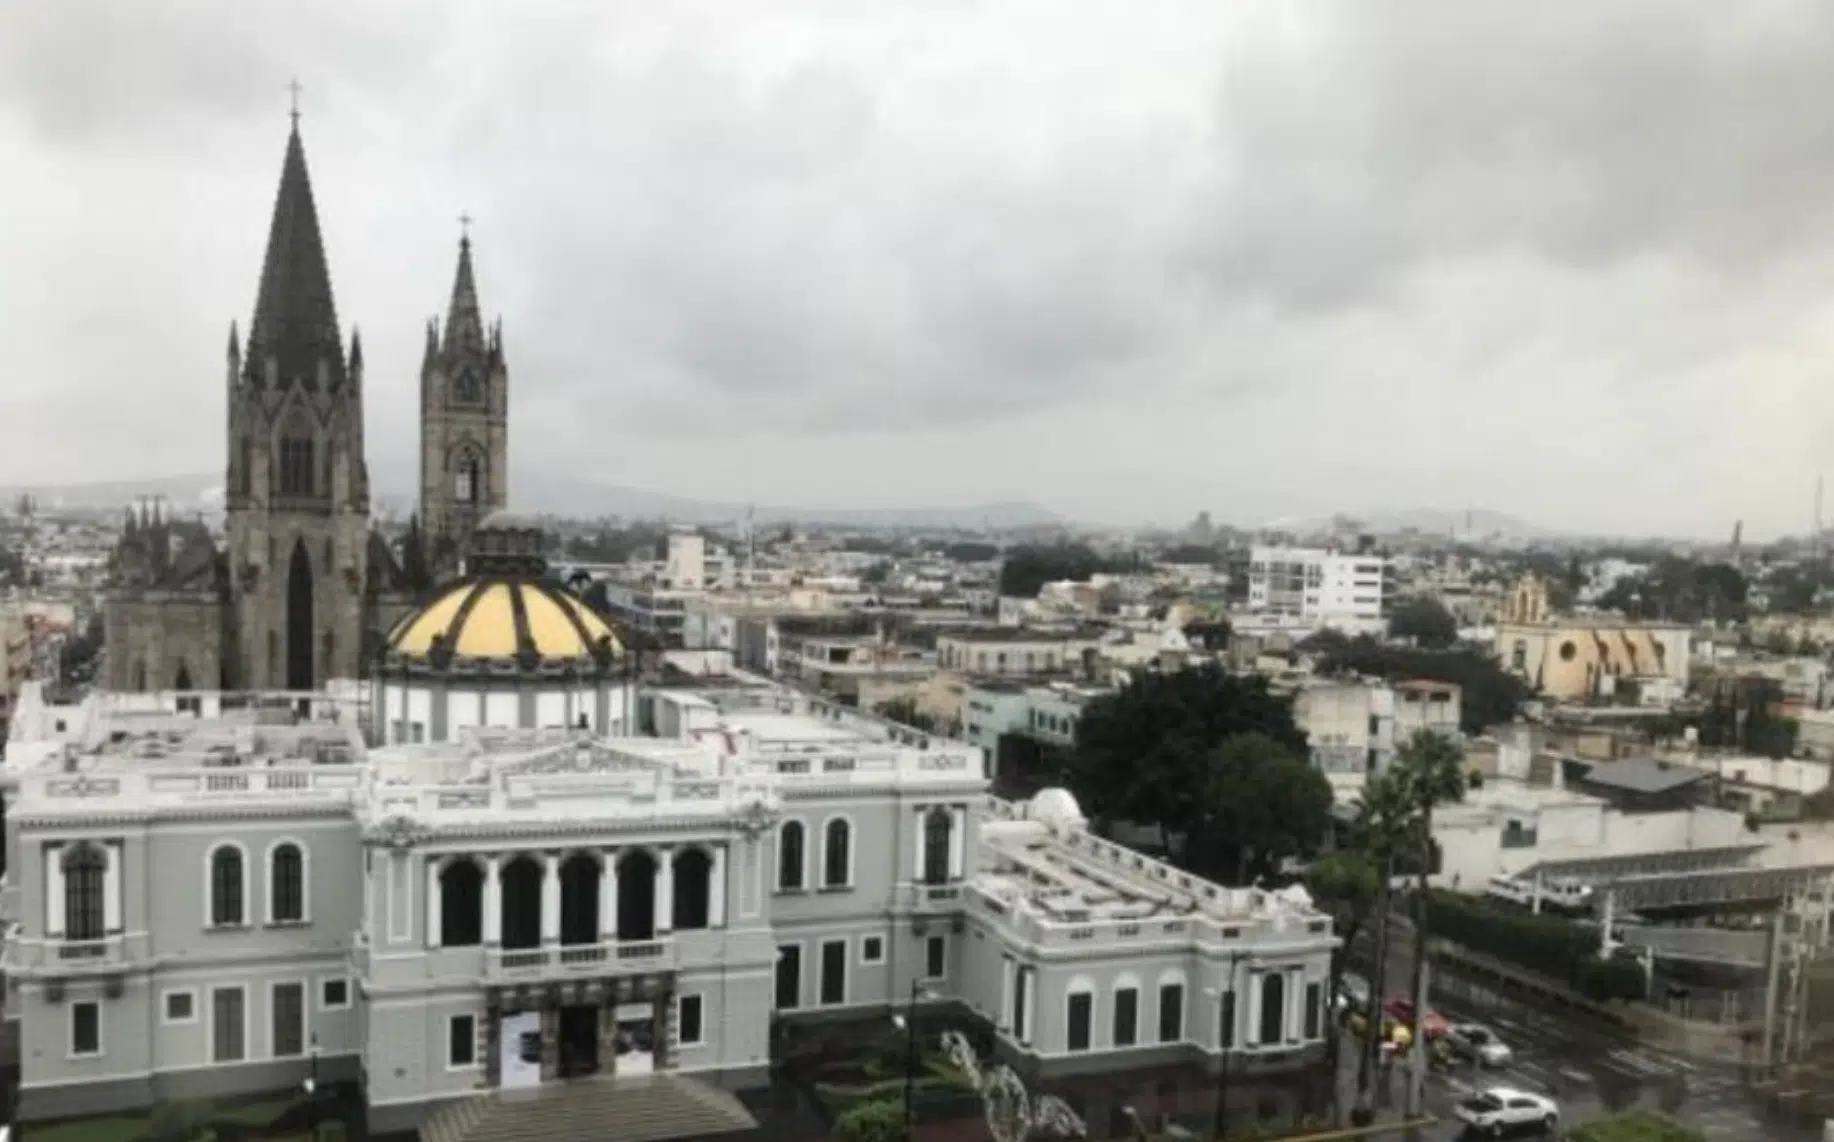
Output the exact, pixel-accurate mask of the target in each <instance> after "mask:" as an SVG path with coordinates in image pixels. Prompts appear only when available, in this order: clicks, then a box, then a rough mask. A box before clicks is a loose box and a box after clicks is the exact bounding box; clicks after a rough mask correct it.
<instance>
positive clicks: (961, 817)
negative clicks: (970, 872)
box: [949, 805, 968, 880]
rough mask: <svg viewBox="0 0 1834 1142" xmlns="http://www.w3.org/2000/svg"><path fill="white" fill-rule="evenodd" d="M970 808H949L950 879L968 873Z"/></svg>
mask: <svg viewBox="0 0 1834 1142" xmlns="http://www.w3.org/2000/svg"><path fill="white" fill-rule="evenodd" d="M967 859H968V810H967V809H966V808H964V807H963V806H960V805H957V806H956V807H955V808H953V809H950V810H949V879H950V880H960V879H961V878H962V877H964V876H966V875H967V868H966V865H967Z"/></svg>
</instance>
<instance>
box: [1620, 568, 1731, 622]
mask: <svg viewBox="0 0 1834 1142" xmlns="http://www.w3.org/2000/svg"><path fill="white" fill-rule="evenodd" d="M1748 589H1749V585H1748V584H1747V583H1746V581H1745V576H1744V575H1743V574H1742V573H1741V572H1740V571H1739V570H1738V568H1736V567H1733V566H1732V565H1731V564H1728V563H1696V562H1694V561H1693V560H1691V559H1681V558H1676V557H1673V556H1667V557H1664V558H1661V559H1658V560H1657V561H1656V562H1654V563H1653V564H1651V565H1650V568H1649V570H1647V571H1645V572H1643V573H1642V574H1640V575H1628V576H1625V577H1624V578H1622V579H1619V580H1618V581H1617V582H1616V583H1613V584H1612V585H1611V589H1610V590H1608V591H1606V592H1605V593H1604V594H1603V595H1601V596H1600V597H1599V600H1598V604H1599V606H1600V607H1602V608H1604V609H1606V610H1613V611H1620V612H1622V613H1623V614H1625V615H1626V616H1628V617H1630V618H1633V619H1660V620H1664V621H1668V622H1681V623H1695V622H1741V621H1743V620H1744V618H1745V614H1746V601H1745V596H1746V594H1747V592H1748Z"/></svg>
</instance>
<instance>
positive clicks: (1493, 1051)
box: [1446, 1023, 1515, 1067]
mask: <svg viewBox="0 0 1834 1142" xmlns="http://www.w3.org/2000/svg"><path fill="white" fill-rule="evenodd" d="M1446 1039H1447V1045H1448V1046H1449V1047H1451V1048H1452V1052H1453V1053H1454V1054H1455V1055H1458V1056H1460V1057H1462V1058H1466V1059H1470V1060H1472V1061H1473V1062H1475V1063H1477V1064H1478V1065H1479V1066H1484V1067H1506V1066H1508V1065H1509V1064H1510V1063H1511V1062H1512V1061H1513V1060H1514V1059H1515V1052H1513V1051H1511V1050H1510V1049H1509V1044H1508V1043H1505V1042H1503V1040H1501V1039H1499V1038H1497V1033H1496V1032H1495V1031H1492V1030H1491V1029H1490V1028H1488V1027H1486V1026H1484V1025H1483V1024H1482V1023H1454V1024H1453V1025H1452V1030H1450V1031H1448V1032H1447V1033H1446Z"/></svg>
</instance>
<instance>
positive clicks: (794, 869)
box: [777, 821, 804, 892]
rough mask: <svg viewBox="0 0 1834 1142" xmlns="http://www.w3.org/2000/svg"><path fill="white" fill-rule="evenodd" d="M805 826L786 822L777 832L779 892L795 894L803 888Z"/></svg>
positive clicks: (800, 823)
mask: <svg viewBox="0 0 1834 1142" xmlns="http://www.w3.org/2000/svg"><path fill="white" fill-rule="evenodd" d="M803 840H804V837H803V825H802V822H801V821H785V822H784V823H783V827H782V828H781V829H778V830H777V891H779V892H795V891H797V890H799V889H801V888H802V865H803Z"/></svg>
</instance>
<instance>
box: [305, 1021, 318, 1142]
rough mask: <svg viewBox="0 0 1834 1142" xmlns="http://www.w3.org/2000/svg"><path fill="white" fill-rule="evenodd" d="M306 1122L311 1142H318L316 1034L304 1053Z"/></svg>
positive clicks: (315, 1033)
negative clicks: (305, 1068)
mask: <svg viewBox="0 0 1834 1142" xmlns="http://www.w3.org/2000/svg"><path fill="white" fill-rule="evenodd" d="M306 1067H307V1070H306V1082H305V1088H306V1115H307V1118H306V1121H307V1126H308V1129H310V1130H311V1132H312V1133H311V1138H312V1142H318V1032H316V1031H314V1032H313V1033H312V1037H311V1039H310V1040H309V1041H308V1044H307V1051H306Z"/></svg>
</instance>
